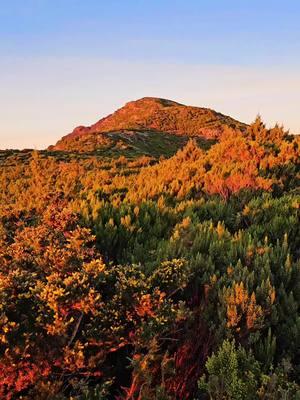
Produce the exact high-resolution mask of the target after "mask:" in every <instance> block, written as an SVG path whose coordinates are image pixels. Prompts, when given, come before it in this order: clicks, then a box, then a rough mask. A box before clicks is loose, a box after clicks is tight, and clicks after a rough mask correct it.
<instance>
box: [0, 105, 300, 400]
mask: <svg viewBox="0 0 300 400" xmlns="http://www.w3.org/2000/svg"><path fill="white" fill-rule="evenodd" d="M169 106H170V107H173V106H174V107H175V108H176V107H179V106H176V105H169ZM164 107H168V104H165V105H164ZM177 111H178V110H177ZM159 112H160V111H159ZM180 112H181V111H180ZM169 122H170V121H166V123H167V124H169ZM153 123H154V122H153ZM170 123H171V122H170ZM103 135H104V134H103ZM135 135H137V136H135ZM139 135H140V136H139ZM104 136H105V135H104ZM104 136H103V140H104V139H105V140H104V142H105V143H104V142H101V143H102V144H101V146H102V145H103V146H102V148H101V149H98V150H96V151H94V150H93V145H91V148H87V150H86V151H81V152H76V151H75V150H80V149H81V147H80V146H81V144H80V143H81V140H78V141H76V140H75V141H74V143H75V142H76V143H77V142H78V143H77V144H78V145H79V147H78V148H77V147H76V146H75V147H74V149H73V150H72V151H68V152H64V151H54V150H53V151H52V150H48V151H42V152H37V151H34V152H29V151H24V152H17V151H16V152H13V151H7V152H3V153H1V160H0V162H1V170H0V185H1V191H0V202H1V208H0V375H1V381H0V397H1V399H2V398H3V399H7V400H10V399H18V398H22V399H28V400H29V399H57V400H66V399H70V400H71V399H76V400H80V399H82V400H83V399H85V400H88V399H89V400H92V399H93V400H95V399H118V400H121V399H123V400H125V399H127V400H137V399H140V400H141V399H149V400H152V399H161V400H169V399H179V400H181V399H182V400H185V399H194V398H199V399H205V398H209V397H210V398H212V399H228V400H229V399H265V400H267V399H278V400H279V399H283V398H286V399H296V398H298V397H299V390H300V389H299V387H300V380H299V376H300V361H299V360H300V339H299V338H300V317H299V305H300V261H299V256H300V253H299V248H300V241H299V240H300V239H299V210H300V207H299V204H300V195H299V177H300V176H299V159H300V157H299V151H300V150H299V139H298V138H297V137H293V136H292V135H289V134H288V133H287V132H285V131H284V130H283V128H280V127H278V126H276V127H275V128H272V129H266V127H265V126H264V124H263V123H262V121H261V120H260V119H259V118H258V119H257V120H256V121H255V122H254V123H253V124H252V125H251V126H250V127H248V129H247V130H245V129H243V130H242V131H240V132H238V131H234V132H233V131H232V130H231V129H230V128H228V129H225V130H224V131H223V133H222V135H221V138H220V140H219V141H218V142H217V143H216V144H213V143H212V142H210V143H209V144H207V146H203V145H202V144H203V143H201V141H199V140H198V141H196V140H190V141H189V142H187V143H186V140H185V139H184V138H182V137H181V136H176V137H175V135H174V137H173V136H172V135H170V138H169V139H166V137H164V138H163V139H161V141H160V140H159V133H158V132H152V133H149V137H148V139H149V140H151V145H149V142H147V139H145V137H146V136H143V135H142V134H141V132H139V133H138V134H136V133H134V132H133V133H131V136H130V135H129V133H128V132H127V133H126V134H124V132H123V133H122V132H119V133H116V132H114V133H113V134H111V135H110V136H108V137H107V136H106V137H104ZM132 137H135V139H134V140H132V141H131V139H132ZM178 138H179V139H178ZM100 139H101V138H100V136H99V137H98V139H95V140H96V141H97V140H99V141H100ZM84 140H86V141H87V142H85V145H86V146H87V147H89V143H88V141H89V139H88V137H86V138H85V139H84ZM72 143H73V142H72ZM74 143H73V144H74ZM117 143H119V144H117ZM137 143H138V145H137ZM185 143H186V144H185ZM92 144H93V143H92ZM152 144H155V146H154V147H153V148H151V146H152ZM181 145H184V147H183V148H182V149H180V150H178V151H177V152H176V154H174V153H175V151H176V149H177V148H178V147H180V146H181ZM130 146H133V147H134V149H133V147H130ZM168 146H169V147H170V148H169V151H168V150H166V149H167V147H168ZM84 147H85V146H84ZM82 150H84V148H83V149H82ZM160 155H162V156H164V157H168V158H164V157H162V158H160V157H159V156H160ZM199 382H200V383H199ZM198 383H199V387H198ZM297 396H298V397H297Z"/></svg>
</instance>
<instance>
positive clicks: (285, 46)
mask: <svg viewBox="0 0 300 400" xmlns="http://www.w3.org/2000/svg"><path fill="white" fill-rule="evenodd" d="M299 17H300V2H299V1H298V0H285V1H283V0H251V1H250V0H185V1H183V0H0V148H1V149H5V148H21V149H22V148H36V149H41V148H46V147H47V146H48V145H50V144H54V143H55V142H56V141H57V140H58V139H59V138H60V137H61V136H63V135H65V134H67V133H69V132H71V131H72V130H73V128H74V127H75V126H78V125H90V124H92V123H94V122H96V121H97V120H98V119H100V118H101V117H103V116H105V115H107V114H109V113H111V112H113V111H114V110H116V109H117V108H120V107H121V106H123V105H124V104H125V103H126V102H127V101H131V100H135V99H138V98H140V97H144V96H155V97H162V98H168V99H172V100H175V101H179V102H181V103H184V104H188V105H196V106H200V107H209V108H213V109H215V110H217V111H220V112H222V113H224V114H227V115H230V116H232V117H234V118H236V119H239V120H241V121H243V122H247V123H250V122H251V121H253V120H254V119H255V116H256V115H257V114H258V113H259V114H261V115H262V118H263V119H264V121H265V122H266V124H267V125H268V126H271V125H274V124H275V123H276V122H278V123H280V124H284V126H285V127H286V128H287V129H290V131H291V132H292V133H300V24H299Z"/></svg>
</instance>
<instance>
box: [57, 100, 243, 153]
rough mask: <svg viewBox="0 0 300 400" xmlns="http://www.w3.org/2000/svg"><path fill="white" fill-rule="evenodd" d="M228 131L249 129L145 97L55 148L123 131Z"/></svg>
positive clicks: (191, 108) (214, 135)
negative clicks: (81, 139) (228, 128)
mask: <svg viewBox="0 0 300 400" xmlns="http://www.w3.org/2000/svg"><path fill="white" fill-rule="evenodd" d="M227 127H230V128H233V129H238V130H244V129H245V128H246V125H245V124H243V123H241V122H239V121H236V120H235V119H233V118H231V117H228V116H226V115H223V114H221V113H219V112H216V111H214V110H211V109H209V108H203V107H194V106H186V105H184V104H180V103H177V102H176V101H173V100H168V99H163V98H158V97H143V98H141V99H137V100H134V101H130V102H128V103H126V104H125V106H123V107H121V108H120V109H119V110H117V111H115V112H114V113H113V114H110V115H108V116H107V117H105V118H102V119H100V120H99V121H98V122H96V123H95V124H93V125H91V126H88V127H84V126H79V127H77V128H75V129H74V131H73V132H72V133H70V134H68V135H66V136H64V137H63V138H62V139H61V140H60V141H59V142H57V144H56V145H55V146H53V147H52V148H53V149H57V150H68V149H70V148H71V147H72V148H74V146H73V143H72V142H73V141H74V140H76V142H79V141H80V138H81V137H85V142H86V139H87V138H88V137H92V141H93V142H98V140H96V141H95V135H96V136H97V135H100V134H101V135H104V134H105V133H109V132H124V131H139V132H145V131H155V132H159V133H165V134H175V135H180V136H188V137H195V136H198V137H203V138H208V139H218V138H219V137H220V135H221V134H222V132H223V131H224V129H226V128H227ZM70 144H71V146H70ZM77 147H78V146H77Z"/></svg>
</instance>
